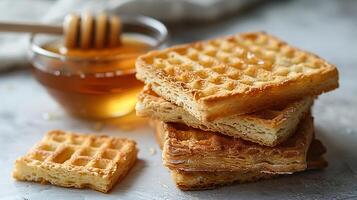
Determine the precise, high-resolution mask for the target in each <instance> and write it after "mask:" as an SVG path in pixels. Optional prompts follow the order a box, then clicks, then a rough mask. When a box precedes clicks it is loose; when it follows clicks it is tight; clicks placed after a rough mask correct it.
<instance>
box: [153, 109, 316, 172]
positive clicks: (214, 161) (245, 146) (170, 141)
mask: <svg viewBox="0 0 357 200" xmlns="http://www.w3.org/2000/svg"><path fill="white" fill-rule="evenodd" d="M157 123H158V125H157V127H158V129H161V130H159V132H164V133H165V145H164V149H163V154H162V155H163V162H164V165H165V166H167V167H168V168H170V169H171V170H181V171H241V170H254V171H256V170H258V171H260V172H265V173H274V174H289V173H293V172H297V171H303V170H305V169H306V154H307V150H308V147H309V145H310V143H311V141H312V138H313V132H314V129H313V120H312V117H311V115H310V114H308V115H307V116H306V117H305V118H304V119H303V120H302V121H301V123H300V125H299V127H298V129H297V131H296V133H295V134H293V135H292V136H291V137H290V138H289V139H288V140H286V141H285V142H283V143H281V144H279V145H277V146H275V147H266V146H261V145H258V144H256V143H252V142H249V141H245V140H242V139H236V138H231V137H227V136H224V135H221V134H218V133H213V132H206V131H202V130H199V129H194V128H190V127H188V126H186V125H183V124H174V123H164V122H160V121H159V122H157Z"/></svg>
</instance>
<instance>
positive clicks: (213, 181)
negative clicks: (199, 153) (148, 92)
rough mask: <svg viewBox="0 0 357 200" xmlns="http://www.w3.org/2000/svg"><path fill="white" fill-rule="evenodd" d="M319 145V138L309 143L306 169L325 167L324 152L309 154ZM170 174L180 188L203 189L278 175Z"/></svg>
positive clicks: (227, 172) (252, 173) (176, 172)
mask: <svg viewBox="0 0 357 200" xmlns="http://www.w3.org/2000/svg"><path fill="white" fill-rule="evenodd" d="M321 145H322V144H321V142H320V141H319V140H314V141H313V143H312V144H311V146H310V148H309V152H308V160H307V169H306V170H317V169H323V168H325V167H327V161H326V160H325V159H324V158H323V156H322V155H323V154H324V153H325V152H320V153H319V155H315V156H310V155H311V154H316V153H318V151H319V148H325V147H324V146H323V145H322V146H321ZM316 148H317V149H316ZM171 176H172V178H173V180H174V182H175V183H176V185H177V187H178V188H180V189H181V190H205V189H213V188H216V187H218V186H223V185H229V184H232V183H248V182H255V181H258V180H262V179H271V178H274V177H278V176H279V175H277V174H266V173H261V172H259V171H244V172H243V171H233V172H232V171H226V172H185V171H175V170H171Z"/></svg>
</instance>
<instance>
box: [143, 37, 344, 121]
mask: <svg viewBox="0 0 357 200" xmlns="http://www.w3.org/2000/svg"><path fill="white" fill-rule="evenodd" d="M136 71H137V73H136V77H137V78H138V79H139V80H142V81H144V82H145V83H146V84H151V86H152V89H153V90H154V91H155V92H156V93H157V94H158V95H159V96H161V97H163V98H164V99H166V100H168V101H170V102H173V103H175V104H176V105H178V106H181V107H183V108H184V109H185V110H186V111H188V112H189V113H191V114H192V115H193V116H195V117H196V118H197V119H199V120H200V121H211V120H213V119H216V118H220V117H225V116H229V115H241V114H245V113H252V112H255V111H259V110H264V109H266V108H269V107H271V106H273V105H277V104H279V105H281V104H283V103H285V102H292V101H295V100H297V99H301V98H303V97H305V96H314V95H318V94H321V93H323V92H327V91H330V90H332V89H335V88H337V87H338V72H337V69H336V67H335V66H333V65H331V64H329V63H328V62H326V61H325V60H323V59H321V58H319V57H318V56H316V55H314V54H312V53H308V52H306V51H302V50H299V49H297V48H294V47H292V46H290V45H288V44H287V43H285V42H283V41H281V40H279V39H277V38H275V37H273V36H271V35H268V34H266V33H263V32H253V33H243V34H237V35H233V36H229V37H222V38H217V39H212V40H208V41H203V42H196V43H192V44H186V45H179V46H174V47H171V48H168V49H165V50H160V51H151V52H149V53H147V54H145V55H143V56H141V57H139V58H138V59H137V62H136Z"/></svg>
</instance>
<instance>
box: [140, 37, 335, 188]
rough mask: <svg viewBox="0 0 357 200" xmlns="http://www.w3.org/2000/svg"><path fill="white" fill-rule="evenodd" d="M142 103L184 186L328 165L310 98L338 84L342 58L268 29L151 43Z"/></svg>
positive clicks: (144, 61)
mask: <svg viewBox="0 0 357 200" xmlns="http://www.w3.org/2000/svg"><path fill="white" fill-rule="evenodd" d="M136 70H137V78H138V79H139V80H142V81H143V82H145V84H146V86H145V88H144V90H143V91H142V92H141V93H140V94H139V97H138V103H137V106H136V111H137V114H138V115H139V116H144V117H150V118H152V119H153V124H154V126H155V128H156V136H157V139H158V141H159V143H160V145H161V147H162V148H163V163H164V165H165V166H166V167H168V169H169V170H170V171H171V173H172V177H173V179H174V181H175V183H176V184H177V186H178V187H179V188H180V189H183V190H195V189H207V188H212V187H216V186H219V185H226V184H230V183H233V182H240V183H243V182H251V181H256V180H260V179H267V178H272V177H275V176H277V175H281V174H292V173H295V172H301V171H305V170H308V169H321V168H324V167H325V166H327V162H326V161H325V160H324V158H323V154H324V153H325V151H326V149H325V147H324V146H323V144H322V143H321V142H320V141H319V140H317V139H316V137H315V135H314V125H313V117H312V115H311V106H312V104H313V102H314V99H315V98H316V96H317V95H319V94H321V93H324V92H327V91H330V90H333V89H335V88H337V87H338V72H337V69H336V67H335V66H333V65H331V64H329V63H327V62H326V61H325V60H323V59H321V58H319V57H318V56H316V55H314V54H311V53H308V52H306V51H302V50H299V49H297V48H294V47H292V46H290V45H288V44H287V43H285V42H283V41H281V40H279V39H277V38H276V37H274V36H271V35H268V34H266V33H263V32H253V33H243V34H238V35H233V36H229V37H222V38H217V39H212V40H208V41H203V42H197V43H192V44H187V45H180V46H175V47H171V48H168V49H165V50H161V51H152V52H149V53H148V54H146V55H143V56H141V57H140V58H138V60H137V63H136Z"/></svg>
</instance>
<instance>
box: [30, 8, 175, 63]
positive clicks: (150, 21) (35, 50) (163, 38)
mask: <svg viewBox="0 0 357 200" xmlns="http://www.w3.org/2000/svg"><path fill="white" fill-rule="evenodd" d="M118 16H119V17H120V18H121V20H122V22H123V24H125V23H129V24H130V23H136V24H137V25H140V26H146V27H148V28H150V29H152V30H154V31H156V32H157V33H158V37H157V38H155V41H156V43H155V45H153V46H151V47H150V48H149V49H148V50H147V51H150V50H154V49H158V48H160V47H162V46H164V45H165V44H166V43H167V41H168V38H169V32H168V29H167V28H166V26H165V25H164V24H163V23H162V22H160V21H159V20H156V19H154V18H152V17H149V16H145V15H134V14H120V15H118ZM124 34H125V33H124ZM141 34H142V35H145V34H143V33H141ZM40 35H50V34H43V33H37V34H36V33H34V34H31V37H30V46H29V52H30V53H31V54H37V55H40V56H45V57H48V58H52V59H57V60H63V61H64V60H66V61H83V60H85V61H112V60H120V59H127V58H128V57H133V56H137V54H120V55H110V56H98V57H97V56H94V57H79V56H68V55H63V54H60V53H56V52H53V51H50V50H46V49H44V48H42V47H41V45H40V44H36V41H35V40H36V37H37V36H38V37H39V36H40Z"/></svg>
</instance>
